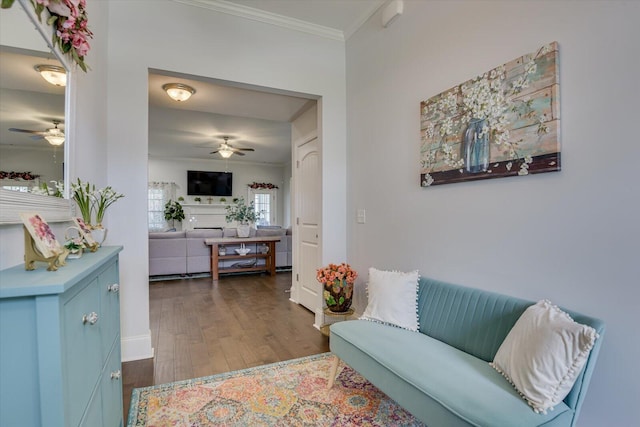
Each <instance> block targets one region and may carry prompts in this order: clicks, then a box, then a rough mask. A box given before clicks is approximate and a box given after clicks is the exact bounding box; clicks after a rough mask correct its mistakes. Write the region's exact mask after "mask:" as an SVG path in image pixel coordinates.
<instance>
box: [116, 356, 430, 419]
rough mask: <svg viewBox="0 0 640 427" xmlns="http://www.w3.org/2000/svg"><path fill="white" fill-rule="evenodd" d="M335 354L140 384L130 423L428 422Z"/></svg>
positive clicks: (133, 401) (132, 407) (134, 400)
mask: <svg viewBox="0 0 640 427" xmlns="http://www.w3.org/2000/svg"><path fill="white" fill-rule="evenodd" d="M331 360H332V356H331V354H330V353H324V354H319V355H315V356H309V357H303V358H301V359H294V360H289V361H286V362H280V363H274V364H271V365H264V366H258V367H255V368H250V369H244V370H241V371H235V372H228V373H224V374H219V375H214V376H211V377H204V378H196V379H193V380H186V381H178V382H174V383H169V384H162V385H157V386H153V387H146V388H137V389H134V390H133V393H132V396H131V408H130V410H129V421H128V424H127V426H128V427H133V426H154V427H161V426H162V427H164V426H172V427H179V426H185V427H196V426H243V427H244V426H314V427H316V426H372V427H373V426H385V427H386V426H423V424H421V423H420V422H419V421H417V420H416V419H415V418H414V417H413V416H412V415H411V414H409V413H408V412H407V411H405V410H404V409H402V408H401V407H399V406H398V405H397V404H396V403H395V402H394V401H393V400H391V399H390V398H388V397H387V396H386V395H385V394H384V393H382V392H381V391H380V390H378V389H377V388H376V387H375V386H374V385H373V384H371V383H370V382H369V381H367V380H366V379H364V378H363V377H362V376H360V375H359V374H358V373H356V372H355V371H354V370H353V369H351V368H349V367H348V366H345V365H344V364H342V363H341V364H340V367H339V368H338V376H337V378H336V382H335V385H334V387H333V388H332V389H331V390H327V375H328V373H329V369H330V364H331Z"/></svg>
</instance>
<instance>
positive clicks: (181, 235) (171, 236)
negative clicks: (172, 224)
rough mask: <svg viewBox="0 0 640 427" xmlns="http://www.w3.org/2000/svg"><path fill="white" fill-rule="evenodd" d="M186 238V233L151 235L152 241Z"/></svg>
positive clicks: (157, 233)
mask: <svg viewBox="0 0 640 427" xmlns="http://www.w3.org/2000/svg"><path fill="white" fill-rule="evenodd" d="M185 236H186V232H185V231H158V232H152V233H149V238H150V239H180V238H184V237H185Z"/></svg>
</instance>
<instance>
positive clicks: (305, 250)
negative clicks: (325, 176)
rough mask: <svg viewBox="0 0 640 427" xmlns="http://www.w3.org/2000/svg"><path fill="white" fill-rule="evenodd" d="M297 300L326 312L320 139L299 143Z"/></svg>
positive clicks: (296, 221)
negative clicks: (319, 274) (320, 276)
mask: <svg viewBox="0 0 640 427" xmlns="http://www.w3.org/2000/svg"><path fill="white" fill-rule="evenodd" d="M295 172H296V173H295V177H296V184H295V186H296V188H295V205H296V220H295V223H296V230H297V234H298V238H297V239H296V248H297V263H294V264H296V265H295V267H296V277H295V280H296V283H295V284H296V285H297V291H298V292H297V294H298V295H297V300H298V303H300V304H302V305H303V306H305V307H306V308H308V309H309V310H311V311H313V312H314V313H318V312H319V311H320V310H321V309H322V288H321V286H320V283H318V281H317V280H316V269H317V268H318V267H319V265H318V263H319V260H320V257H319V254H320V245H319V242H320V241H319V238H318V236H319V235H320V226H321V219H322V216H321V212H322V197H321V194H322V193H321V165H320V153H319V152H318V137H317V136H313V137H310V138H309V139H306V140H301V141H300V142H299V143H296V171H295Z"/></svg>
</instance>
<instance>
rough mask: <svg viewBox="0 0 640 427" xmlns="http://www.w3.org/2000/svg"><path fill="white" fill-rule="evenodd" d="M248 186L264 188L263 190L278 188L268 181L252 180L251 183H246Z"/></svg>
mask: <svg viewBox="0 0 640 427" xmlns="http://www.w3.org/2000/svg"><path fill="white" fill-rule="evenodd" d="M248 185H249V188H253V189H264V190H272V189H274V188H278V186H277V185H275V184H271V183H270V182H254V183H253V184H248Z"/></svg>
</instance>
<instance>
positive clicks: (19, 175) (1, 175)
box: [0, 171, 40, 181]
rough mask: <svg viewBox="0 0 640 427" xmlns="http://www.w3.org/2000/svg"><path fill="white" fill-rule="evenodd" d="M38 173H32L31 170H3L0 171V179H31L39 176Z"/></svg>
mask: <svg viewBox="0 0 640 427" xmlns="http://www.w3.org/2000/svg"><path fill="white" fill-rule="evenodd" d="M39 177H40V175H36V174H33V173H31V172H13V171H12V172H5V171H0V179H15V180H19V179H21V180H23V181H33V180H34V179H36V178H39Z"/></svg>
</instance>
